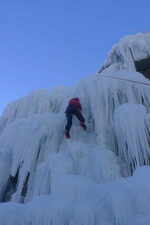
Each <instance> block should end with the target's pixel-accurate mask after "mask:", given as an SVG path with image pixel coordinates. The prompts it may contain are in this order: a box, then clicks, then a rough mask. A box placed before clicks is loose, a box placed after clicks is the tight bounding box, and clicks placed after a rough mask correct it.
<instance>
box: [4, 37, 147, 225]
mask: <svg viewBox="0 0 150 225" xmlns="http://www.w3.org/2000/svg"><path fill="white" fill-rule="evenodd" d="M149 43H150V34H137V35H135V36H129V37H127V38H125V39H123V40H121V41H120V42H119V44H117V45H116V46H115V47H114V48H113V49H112V51H111V53H110V54H109V56H108V58H107V60H106V63H105V64H104V66H103V68H102V70H101V73H98V74H96V75H94V76H91V77H88V78H86V79H84V80H82V81H80V82H79V83H78V84H77V85H76V86H75V87H74V88H72V89H71V90H69V89H68V88H64V87H59V88H56V89H55V90H53V91H52V92H50V93H49V92H48V91H47V90H40V91H37V92H34V93H31V94H30V95H28V96H26V97H24V98H22V99H20V100H18V101H16V102H13V103H11V104H9V105H8V107H7V108H6V110H5V111H4V114H3V115H2V117H1V118H0V156H1V157H0V174H1V176H0V201H1V204H0V221H1V223H2V224H5V225H10V224H11V225H31V224H32V225H49V224H51V225H53V224H54V225H60V224H62V225H66V224H70V225H81V224H82V225H87V224H89V225H94V224H103V225H104V224H105V225H117V224H118V225H131V224H132V223H133V221H134V224H135V225H149V223H150V220H149V210H150V207H149V204H148V200H149V198H150V191H149V190H150V182H149V176H150V175H149V174H150V173H149V170H150V169H149V163H150V162H149V159H150V126H149V123H150V116H149V112H150V97H149V96H150V81H149V80H148V79H146V78H145V77H144V76H143V74H141V73H139V72H136V67H135V63H136V62H139V61H140V60H143V59H145V58H146V57H147V56H148V55H149V51H150V47H149V46H150V45H149ZM101 75H103V76H101ZM110 76H112V77H113V76H115V78H122V79H110ZM129 80H130V81H131V82H129ZM132 81H133V82H132ZM144 84H146V85H144ZM72 97H79V98H80V100H81V104H82V106H83V114H84V116H85V118H86V124H87V127H88V130H87V131H86V132H85V131H84V130H82V128H81V127H80V126H79V122H78V120H77V119H76V118H74V119H73V127H72V129H71V139H70V140H66V139H65V138H64V127H65V123H66V119H65V114H64V111H65V108H66V106H67V104H68V100H69V99H70V98H72ZM135 171H136V172H135ZM131 175H133V176H131ZM141 181H142V183H141ZM141 192H142V193H143V196H142V198H140V197H139V196H140V194H141ZM3 202H7V203H5V204H4V203H3ZM21 203H23V204H21ZM8 214H10V215H11V216H10V217H8V216H7V215H8ZM17 214H19V215H20V216H16V215H17ZM143 215H144V216H143ZM135 218H136V219H135ZM139 221H140V223H139Z"/></svg>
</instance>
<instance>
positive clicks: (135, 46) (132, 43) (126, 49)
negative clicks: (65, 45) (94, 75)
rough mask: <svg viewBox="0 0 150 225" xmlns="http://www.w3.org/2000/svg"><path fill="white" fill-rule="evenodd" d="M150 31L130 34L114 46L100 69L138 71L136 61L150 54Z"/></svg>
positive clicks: (102, 70) (103, 70)
mask: <svg viewBox="0 0 150 225" xmlns="http://www.w3.org/2000/svg"><path fill="white" fill-rule="evenodd" d="M149 46H150V33H138V34H136V35H129V36H127V37H125V38H123V39H122V40H120V42H119V43H117V44H116V45H114V46H113V48H112V49H111V51H110V52H109V54H108V57H107V59H106V61H105V63H104V64H103V66H102V68H101V69H100V70H99V73H101V72H110V73H111V72H116V71H120V70H127V71H136V69H135V65H134V61H137V60H141V59H144V58H146V57H148V56H150V47H149Z"/></svg>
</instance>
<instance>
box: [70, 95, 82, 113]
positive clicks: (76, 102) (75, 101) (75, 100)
mask: <svg viewBox="0 0 150 225" xmlns="http://www.w3.org/2000/svg"><path fill="white" fill-rule="evenodd" d="M69 105H73V106H75V107H77V108H78V109H80V110H82V106H81V104H80V99H79V98H72V99H71V100H70V101H69Z"/></svg>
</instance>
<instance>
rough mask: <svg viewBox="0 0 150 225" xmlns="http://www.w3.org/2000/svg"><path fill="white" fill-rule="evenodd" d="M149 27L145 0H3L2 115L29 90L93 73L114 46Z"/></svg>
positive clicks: (149, 14)
mask: <svg viewBox="0 0 150 225" xmlns="http://www.w3.org/2000/svg"><path fill="white" fill-rule="evenodd" d="M149 27H150V1H149V0H147V1H145V0H143V1H140V0H126V1H124V0H54V1H52V0H4V1H1V3H0V77H1V80H0V81H1V82H0V93H1V98H0V99H1V101H0V112H1V111H2V110H3V108H4V106H5V105H6V104H7V103H8V102H10V101H12V100H16V99H17V98H20V97H22V96H24V95H26V94H28V93H29V92H30V91H32V90H36V89H41V88H52V87H55V86H59V85H72V84H74V83H76V82H77V81H78V80H79V79H81V78H82V77H84V76H87V75H89V74H94V73H95V72H96V71H97V70H98V69H99V68H100V65H101V64H102V63H103V61H104V59H105V57H106V55H107V52H108V51H109V50H110V49H111V47H112V45H113V44H114V43H116V42H117V41H118V40H119V39H120V38H122V37H123V36H125V35H128V34H134V33H137V32H146V31H149V30H148V29H149Z"/></svg>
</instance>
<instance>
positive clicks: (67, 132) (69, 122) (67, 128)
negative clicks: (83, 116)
mask: <svg viewBox="0 0 150 225" xmlns="http://www.w3.org/2000/svg"><path fill="white" fill-rule="evenodd" d="M66 118H67V124H66V126H65V135H66V137H67V138H70V129H71V126H72V113H66Z"/></svg>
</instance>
